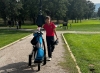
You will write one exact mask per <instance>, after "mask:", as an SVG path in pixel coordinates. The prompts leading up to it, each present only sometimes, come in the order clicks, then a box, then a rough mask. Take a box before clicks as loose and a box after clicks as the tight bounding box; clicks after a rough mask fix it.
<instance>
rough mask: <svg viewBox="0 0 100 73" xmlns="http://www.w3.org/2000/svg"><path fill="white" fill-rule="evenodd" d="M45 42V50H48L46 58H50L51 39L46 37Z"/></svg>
mask: <svg viewBox="0 0 100 73" xmlns="http://www.w3.org/2000/svg"><path fill="white" fill-rule="evenodd" d="M46 41H47V49H48V57H49V58H52V50H51V42H50V41H51V39H50V37H48V36H47V37H46Z"/></svg>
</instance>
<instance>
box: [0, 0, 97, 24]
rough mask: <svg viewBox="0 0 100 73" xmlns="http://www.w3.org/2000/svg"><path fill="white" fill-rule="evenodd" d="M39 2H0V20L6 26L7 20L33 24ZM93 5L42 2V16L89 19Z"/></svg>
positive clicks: (57, 0)
mask: <svg viewBox="0 0 100 73" xmlns="http://www.w3.org/2000/svg"><path fill="white" fill-rule="evenodd" d="M39 5H40V0H0V18H2V19H3V20H4V22H5V24H6V22H7V19H10V20H12V21H16V20H21V21H23V23H24V21H25V20H31V21H33V23H34V24H35V21H36V18H37V16H38V13H39ZM94 10H95V5H94V3H92V2H91V1H87V0H42V13H43V15H44V16H45V15H50V16H51V17H52V18H53V19H56V20H64V21H68V20H69V19H71V20H75V22H78V20H80V21H81V20H82V19H89V18H91V16H92V14H93V13H94Z"/></svg>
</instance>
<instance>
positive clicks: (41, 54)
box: [29, 32, 46, 71]
mask: <svg viewBox="0 0 100 73" xmlns="http://www.w3.org/2000/svg"><path fill="white" fill-rule="evenodd" d="M31 44H32V45H33V51H32V53H31V54H30V55H29V66H31V64H32V56H34V63H38V71H39V70H40V63H42V62H43V65H45V64H46V48H45V42H44V39H43V37H42V33H41V32H36V33H34V37H33V39H32V40H31Z"/></svg>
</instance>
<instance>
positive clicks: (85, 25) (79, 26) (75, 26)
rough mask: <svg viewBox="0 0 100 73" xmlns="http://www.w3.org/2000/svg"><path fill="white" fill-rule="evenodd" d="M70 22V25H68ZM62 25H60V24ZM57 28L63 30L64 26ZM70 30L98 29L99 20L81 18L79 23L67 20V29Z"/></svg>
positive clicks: (99, 28)
mask: <svg viewBox="0 0 100 73" xmlns="http://www.w3.org/2000/svg"><path fill="white" fill-rule="evenodd" d="M70 24H71V27H70ZM61 26H62V25H61ZM57 30H65V29H64V27H62V28H60V27H58V28H57ZM66 30H70V31H100V20H82V22H81V23H72V22H71V21H69V24H68V29H66Z"/></svg>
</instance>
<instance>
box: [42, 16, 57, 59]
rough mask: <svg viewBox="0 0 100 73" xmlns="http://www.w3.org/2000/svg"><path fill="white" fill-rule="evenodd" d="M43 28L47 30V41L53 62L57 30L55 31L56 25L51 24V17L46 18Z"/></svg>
mask: <svg viewBox="0 0 100 73" xmlns="http://www.w3.org/2000/svg"><path fill="white" fill-rule="evenodd" d="M43 28H44V29H45V30H46V41H47V48H48V57H49V59H48V60H49V61H51V58H52V52H53V50H54V48H55V46H54V44H53V43H54V35H55V36H56V38H57V39H58V37H57V34H56V30H55V28H56V27H55V24H54V23H53V22H51V18H50V16H46V18H45V24H44V25H43Z"/></svg>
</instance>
